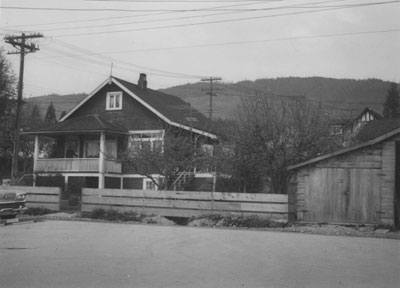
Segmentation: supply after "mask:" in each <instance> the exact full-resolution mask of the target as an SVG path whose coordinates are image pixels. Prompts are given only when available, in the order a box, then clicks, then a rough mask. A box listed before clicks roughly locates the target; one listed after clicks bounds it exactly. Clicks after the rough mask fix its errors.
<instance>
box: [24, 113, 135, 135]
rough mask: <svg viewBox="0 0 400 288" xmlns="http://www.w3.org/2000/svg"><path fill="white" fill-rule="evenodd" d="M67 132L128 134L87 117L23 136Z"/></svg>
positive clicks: (122, 129) (94, 118) (97, 119)
mask: <svg viewBox="0 0 400 288" xmlns="http://www.w3.org/2000/svg"><path fill="white" fill-rule="evenodd" d="M68 132H86V133H90V132H112V133H120V134H125V133H128V131H127V130H126V129H124V128H123V127H121V126H119V125H117V124H114V123H111V122H108V121H106V120H104V119H102V118H101V117H99V116H97V115H89V116H82V117H76V118H71V119H67V120H65V121H63V122H57V123H54V124H53V125H50V126H46V127H41V128H37V129H35V130H34V131H26V132H24V134H64V133H68Z"/></svg>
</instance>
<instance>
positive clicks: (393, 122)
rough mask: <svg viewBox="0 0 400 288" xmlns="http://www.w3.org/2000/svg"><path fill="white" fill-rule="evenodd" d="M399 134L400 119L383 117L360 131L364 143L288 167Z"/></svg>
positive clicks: (297, 166)
mask: <svg viewBox="0 0 400 288" xmlns="http://www.w3.org/2000/svg"><path fill="white" fill-rule="evenodd" d="M397 134H400V119H382V120H374V121H370V122H368V123H367V124H366V125H365V126H364V127H363V128H362V130H361V131H360V134H359V136H360V137H361V139H363V142H362V143H360V144H358V145H354V146H352V147H348V148H345V149H341V150H338V151H335V152H332V153H328V154H325V155H322V156H319V157H315V158H312V159H310V160H308V161H305V162H301V163H298V164H295V165H291V166H289V167H288V170H294V169H298V168H301V167H304V166H308V165H311V164H314V163H317V162H320V161H323V160H325V159H329V158H332V157H336V156H339V155H342V154H345V153H349V152H351V151H354V150H358V149H361V148H364V147H367V146H371V145H374V144H377V143H379V142H382V141H385V140H386V139H388V138H391V137H393V136H395V135H397Z"/></svg>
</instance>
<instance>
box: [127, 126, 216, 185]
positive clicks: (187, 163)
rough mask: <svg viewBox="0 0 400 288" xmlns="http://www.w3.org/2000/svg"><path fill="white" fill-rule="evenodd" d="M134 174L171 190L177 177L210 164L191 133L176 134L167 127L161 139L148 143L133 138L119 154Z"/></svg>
mask: <svg viewBox="0 0 400 288" xmlns="http://www.w3.org/2000/svg"><path fill="white" fill-rule="evenodd" d="M119 159H120V161H121V162H122V163H123V164H124V165H128V166H129V168H130V169H133V170H134V171H135V173H137V174H140V175H143V176H145V177H147V178H148V179H150V180H151V181H152V182H153V183H154V184H155V185H156V186H157V187H158V189H160V190H167V189H171V188H172V185H173V183H174V181H175V180H176V179H177V177H178V176H179V175H180V174H181V173H183V172H187V171H193V169H194V168H195V167H197V168H199V167H202V166H204V165H206V163H211V160H209V159H211V158H210V157H209V156H208V154H207V151H204V150H203V149H201V140H199V139H198V138H197V137H195V136H194V135H191V133H185V132H183V133H179V132H178V133H177V131H172V129H169V130H167V131H166V133H165V136H164V138H163V140H162V141H159V142H158V143H157V144H156V145H155V143H153V144H150V143H149V142H145V141H137V142H136V143H134V145H130V147H129V149H128V151H127V152H126V153H123V154H121V155H120V157H119Z"/></svg>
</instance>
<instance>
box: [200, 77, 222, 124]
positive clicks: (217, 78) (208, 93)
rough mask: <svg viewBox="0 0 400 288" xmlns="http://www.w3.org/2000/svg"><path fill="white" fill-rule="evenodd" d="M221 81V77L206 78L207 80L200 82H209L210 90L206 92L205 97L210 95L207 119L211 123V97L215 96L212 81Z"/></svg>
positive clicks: (203, 79)
mask: <svg viewBox="0 0 400 288" xmlns="http://www.w3.org/2000/svg"><path fill="white" fill-rule="evenodd" d="M218 80H222V78H221V77H208V78H201V81H203V82H210V90H209V91H207V93H206V94H207V95H210V111H209V114H208V115H209V117H208V118H209V119H210V121H212V114H213V109H212V97H213V96H217V94H214V92H213V91H214V90H215V88H214V87H213V83H214V81H218Z"/></svg>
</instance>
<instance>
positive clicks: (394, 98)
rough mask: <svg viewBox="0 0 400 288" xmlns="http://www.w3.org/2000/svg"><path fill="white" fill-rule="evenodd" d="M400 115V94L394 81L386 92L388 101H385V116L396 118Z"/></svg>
mask: <svg viewBox="0 0 400 288" xmlns="http://www.w3.org/2000/svg"><path fill="white" fill-rule="evenodd" d="M399 116H400V96H399V91H398V90H397V84H396V83H392V84H391V85H390V88H389V90H388V92H387V94H386V101H385V103H383V117H385V118H396V117H399Z"/></svg>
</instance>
